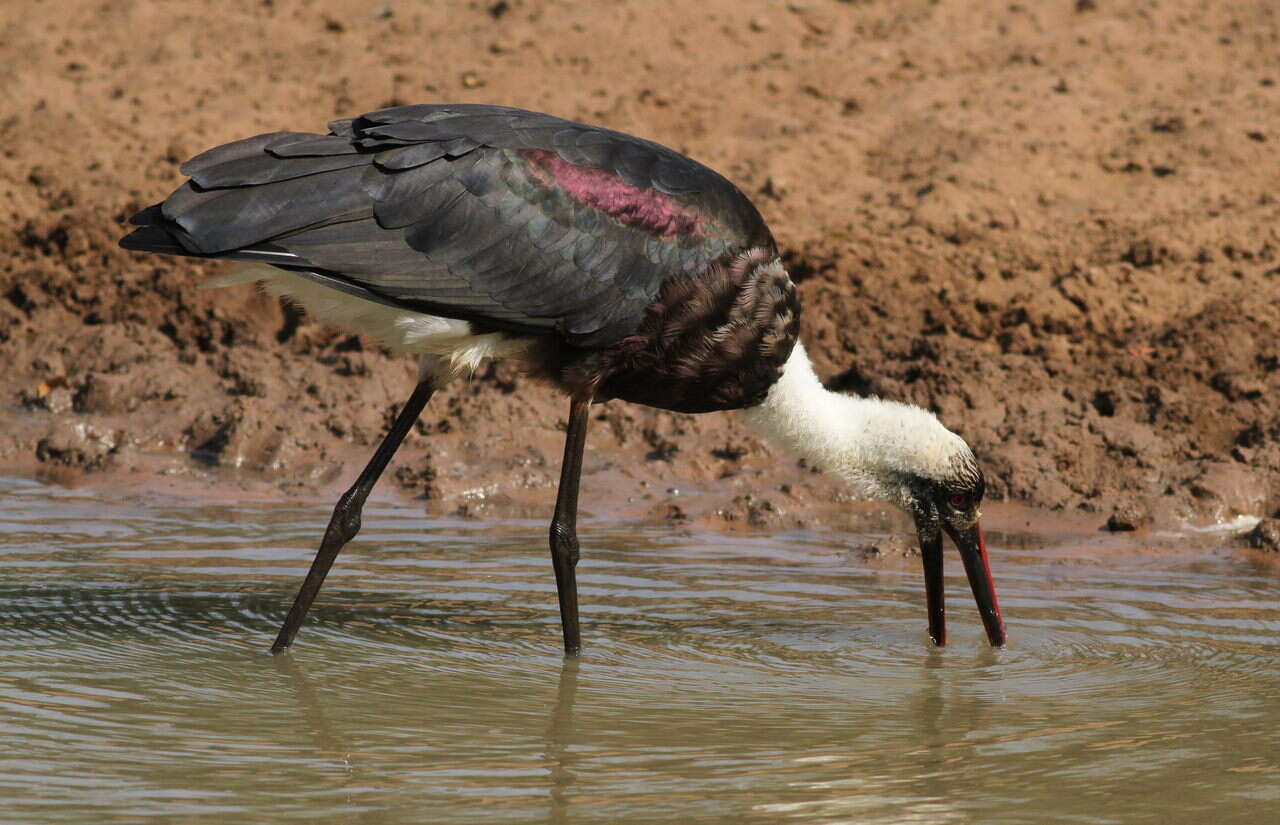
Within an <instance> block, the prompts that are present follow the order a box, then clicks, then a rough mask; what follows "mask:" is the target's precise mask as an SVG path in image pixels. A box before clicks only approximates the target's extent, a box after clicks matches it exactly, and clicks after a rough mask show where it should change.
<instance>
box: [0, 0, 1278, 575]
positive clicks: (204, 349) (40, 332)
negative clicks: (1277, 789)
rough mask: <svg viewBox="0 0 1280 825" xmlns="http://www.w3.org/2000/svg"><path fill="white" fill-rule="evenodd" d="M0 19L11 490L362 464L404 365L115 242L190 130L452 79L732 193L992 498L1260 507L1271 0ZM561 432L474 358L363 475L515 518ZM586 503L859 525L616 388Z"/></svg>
mask: <svg viewBox="0 0 1280 825" xmlns="http://www.w3.org/2000/svg"><path fill="white" fill-rule="evenodd" d="M72 7H75V8H72ZM673 21H678V25H676V24H674V22H673ZM0 25H2V27H3V31H4V33H5V38H4V42H5V43H6V44H7V45H5V46H3V47H0V86H2V87H3V88H4V89H5V90H6V91H5V94H4V100H5V103H4V106H3V107H0V145H2V146H3V152H2V153H0V363H3V364H4V367H5V380H4V381H3V382H0V418H2V419H3V426H2V427H0V469H3V470H4V471H6V472H11V473H13V472H17V473H23V474H28V475H30V474H35V475H39V476H41V477H43V478H46V479H49V480H52V481H56V482H59V483H65V484H85V483H88V484H111V485H117V484H131V483H132V484H141V485H157V484H158V485H162V486H169V487H184V488H193V489H205V490H208V491H217V490H226V489H233V490H235V491H236V492H237V494H242V493H244V492H246V491H250V492H256V493H260V494H263V495H277V494H281V493H283V494H285V495H314V494H317V493H321V492H323V493H329V492H331V491H333V490H336V489H337V488H338V487H340V486H341V485H342V484H344V483H346V482H348V481H349V480H350V479H352V478H353V477H354V476H355V474H356V472H358V470H359V467H360V466H361V463H362V462H363V460H364V459H365V457H366V456H367V455H368V454H369V453H370V452H371V451H372V448H373V445H374V444H375V443H376V442H377V439H378V438H379V436H380V434H381V432H382V431H383V430H384V428H385V427H386V426H387V425H388V423H389V422H390V420H391V418H392V417H393V416H394V413H395V411H396V409H397V407H398V405H399V404H400V403H401V402H402V401H403V400H404V399H405V398H407V397H408V394H409V392H410V390H411V389H412V384H413V380H414V371H415V368H414V364H413V363H412V362H411V361H410V360H408V359H404V358H393V357H391V356H390V355H389V354H388V353H386V352H384V351H382V350H380V349H379V348H378V346H377V345H376V344H375V343H374V342H371V341H367V340H362V339H361V338H359V337H357V336H353V335H351V334H349V333H347V332H345V331H342V330H336V329H330V328H326V327H322V326H319V325H316V324H314V323H312V322H310V321H309V320H308V319H307V318H306V317H304V316H302V315H300V314H299V313H298V312H297V311H295V310H293V309H292V308H291V307H288V306H284V305H282V304H280V303H279V302H278V301H276V300H275V299H271V298H268V297H266V296H263V295H260V294H258V293H256V292H254V291H253V290H252V289H249V288H241V289H237V290H221V291H212V290H201V289H199V284H200V282H201V280H202V279H204V278H206V277H208V276H210V275H213V274H217V273H220V272H222V271H223V269H222V267H221V266H220V265H216V264H206V263H201V262H195V261H182V260H170V259H164V258H160V257H154V256H152V257H148V256H141V255H133V254H130V253H125V252H123V251H121V250H119V249H117V248H116V241H117V239H118V238H119V237H120V235H121V234H122V233H123V231H124V230H123V226H122V221H123V220H124V219H125V218H126V217H127V216H128V215H129V214H131V213H132V212H133V211H135V210H136V209H138V208H140V207H142V206H145V205H147V204H149V203H152V202H154V201H157V200H159V199H161V198H162V197H164V196H165V195H166V194H167V193H168V192H169V191H170V190H171V189H172V188H173V187H174V186H176V185H177V184H178V183H179V182H180V180H181V177H180V175H179V173H178V169H177V167H178V165H179V164H180V163H181V162H182V161H183V160H185V159H186V158H187V157H189V156H191V155H193V154H195V153H196V152H199V151H201V150H203V149H204V148H207V147H208V146H210V145H213V144H216V143H220V142H224V141H227V140H232V139H235V138H238V137H243V136H247V135H251V134H256V133H259V132H264V131H273V130H278V129H298V130H317V129H321V128H322V127H323V124H324V123H325V122H326V121H327V120H328V119H330V118H333V117H336V116H343V115H351V114H355V113H359V112H362V111H367V110H369V109H373V108H377V107H381V106H386V105H392V104H397V103H407V102H419V101H439V100H457V101H476V102H480V101H485V102H500V103H506V104H512V105H517V106H524V107H527V108H533V109H539V110H545V111H550V112H553V113H555V114H559V115H563V116H566V117H571V118H576V119H581V120H586V121H590V122H595V123H601V124H604V125H607V126H610V127H613V128H617V129H621V130H625V131H629V132H632V133H636V134H639V135H642V136H645V137H650V138H653V139H656V140H659V141H661V142H663V143H666V144H668V145H671V146H673V147H675V148H677V149H680V150H682V151H685V152H687V153H689V154H691V155H693V156H694V157H697V158H698V159H700V160H702V161H704V162H706V163H708V164H709V165H711V166H713V167H715V168H717V169H719V170H720V171H722V172H723V173H725V174H726V175H728V176H729V177H730V178H732V179H733V180H734V181H736V182H737V183H738V184H739V185H740V186H741V187H742V188H743V189H744V191H746V192H747V193H748V194H749V195H751V196H752V197H753V198H754V199H755V200H756V201H757V203H758V204H759V206H760V208H761V211H762V212H763V213H764V214H765V216H766V218H767V219H768V220H769V222H770V225H771V227H772V229H773V231H774V233H775V235H776V236H777V238H778V241H779V243H780V245H781V246H782V247H783V248H784V249H786V250H788V257H787V265H788V268H789V271H790V272H791V274H792V277H793V278H794V279H795V280H796V281H797V283H799V285H800V289H801V292H802V295H803V302H804V314H803V317H802V335H803V337H804V338H805V340H806V342H807V346H808V349H809V351H810V353H811V354H812V355H813V356H814V358H815V360H816V362H817V366H818V368H819V371H820V373H821V374H823V375H824V376H826V377H827V380H828V382H829V384H830V386H832V387H835V388H838V389H841V390H845V391H848V392H855V393H874V394H877V395H881V396H885V397H890V398H895V399H901V400H906V401H911V402H914V403H917V404H921V405H924V406H927V407H929V408H931V409H934V410H936V411H937V412H938V413H939V415H940V416H941V417H942V419H943V421H944V422H946V423H947V424H948V425H949V426H950V427H952V428H953V429H955V430H956V431H958V432H960V433H962V434H963V435H964V436H965V437H966V438H967V439H968V440H969V442H970V443H971V444H972V445H973V447H974V449H975V451H976V452H977V454H978V455H979V457H980V459H981V460H982V462H983V464H984V466H985V468H986V470H987V474H988V490H989V494H990V496H991V497H992V498H994V499H996V500H1004V501H1009V502H1016V503H1018V504H1019V505H1026V506H1031V507H1034V508H1042V509H1043V508H1047V509H1058V510H1062V511H1065V512H1068V513H1076V514H1079V517H1080V518H1081V519H1084V520H1085V521H1087V523H1089V524H1090V525H1093V526H1094V527H1102V526H1104V525H1105V526H1107V527H1108V529H1111V530H1115V531H1125V530H1129V529H1138V530H1142V529H1147V528H1148V527H1150V526H1151V525H1153V524H1161V523H1168V522H1171V521H1212V520H1217V519H1229V518H1232V517H1234V516H1235V515H1237V514H1242V513H1243V514H1250V515H1255V516H1275V515H1280V512H1278V511H1280V404H1277V403H1276V399H1277V398H1280V344H1278V343H1277V341H1278V340H1280V339H1278V337H1277V335H1276V330H1277V329H1280V193H1278V192H1277V188H1276V182H1277V178H1276V170H1277V168H1278V167H1277V149H1278V148H1280V48H1278V45H1280V10H1277V9H1276V8H1274V7H1273V4H1270V3H1263V2H1227V3H1215V4H1202V3H1198V2H1192V0H1171V2H1164V3H1161V4H1159V5H1158V6H1152V5H1151V4H1148V3H1137V2H1108V3H1097V4H1094V3H1070V2H1062V3H1046V4H1022V5H1015V6H1007V5H1001V6H998V7H996V6H992V4H988V3H978V2H963V3H948V4H935V3H929V2H923V1H922V2H906V3H893V4H889V3H874V2H873V3H852V4H851V3H840V2H822V0H809V1H808V2H804V3H792V4H788V5H785V6H783V5H779V4H774V3H764V2H759V3H748V4H743V3H738V2H732V3H731V2H726V1H725V0H708V2H704V3H701V4H699V5H698V6H697V8H696V9H691V8H690V7H688V6H687V5H686V4H682V3H676V2H667V3H619V4H616V5H612V6H610V8H609V11H608V13H607V14H606V13H601V9H600V7H599V6H597V5H596V4H581V5H574V4H564V3H552V4H541V3H532V2H521V0H504V2H500V3H496V4H495V3H478V4H469V5H462V4H455V5H451V6H449V7H448V10H445V9H444V8H443V7H442V8H437V7H435V6H430V7H428V6H422V5H419V4H411V3H398V2H392V3H387V4H383V5H381V6H376V7H375V6H374V5H371V4H368V3H356V2H337V0H323V1H321V2H312V3H299V2H274V3H261V2H248V0H242V1H241V0H236V1H233V2H229V3H217V4H214V3H212V2H197V3H186V4H176V3H143V2H106V3H102V2H95V3H84V2H73V3H69V4H68V3H53V2H45V3H39V2H30V3H18V4H7V5H6V6H5V7H4V8H3V9H0ZM566 412H567V403H566V402H565V401H563V400H562V399H560V398H558V397H556V396H555V395H554V394H553V393H551V392H550V391H549V390H547V389H545V388H544V387H542V386H540V385H536V384H533V383H531V382H529V381H527V380H526V379H525V378H523V377H522V376H521V375H520V374H519V373H518V372H517V371H516V370H515V369H513V368H511V367H509V366H506V365H493V366H490V367H487V368H485V369H484V370H482V371H481V372H480V373H479V374H478V375H476V376H475V378H474V379H473V380H471V381H470V382H466V383H459V384H457V385H456V386H453V387H451V388H450V389H449V390H448V391H446V392H444V393H441V394H439V395H438V396H437V397H436V399H435V400H434V401H433V402H432V404H431V405H430V406H429V407H428V409H427V412H426V413H425V415H424V416H423V418H422V420H421V421H420V423H419V425H418V427H417V428H416V430H415V432H414V433H413V434H411V436H410V437H409V439H408V441H407V442H406V445H405V448H404V449H402V451H401V453H400V454H399V456H398V458H397V459H396V461H395V462H394V464H393V465H392V467H391V469H390V470H389V472H388V477H387V482H386V483H387V487H388V488H389V489H394V490H396V491H398V493H399V494H402V495H406V496H411V497H417V498H420V499H422V500H423V501H424V502H425V503H426V506H427V507H428V508H429V509H434V510H437V511H439V512H444V513H456V514H459V515H463V516H475V517H481V516H484V515H485V514H491V513H494V514H496V513H500V514H502V515H505V516H513V515H515V516H518V515H520V514H521V513H524V512H528V513H529V514H531V515H533V514H538V515H539V516H542V515H545V513H546V511H547V508H548V506H549V502H550V499H551V493H550V488H551V487H553V485H554V484H555V481H556V474H557V468H558V466H559V458H560V449H561V438H562V430H563V426H564V419H565V414H566ZM583 486H584V494H583V506H584V508H587V509H594V510H596V511H597V512H599V511H615V512H618V513H620V514H624V515H627V516H630V517H635V518H641V519H655V520H666V521H670V522H672V523H674V524H677V525H678V524H681V523H691V522H696V523H699V524H711V525H716V526H719V527H723V528H725V529H730V530H738V529H744V530H750V529H777V528H780V527H788V526H796V525H817V524H821V525H832V526H838V525H839V524H840V523H841V519H843V518H846V517H847V515H846V514H847V513H849V512H853V511H857V512H865V511H866V510H867V509H868V508H869V507H870V508H871V509H874V507H873V506H869V505H860V504H856V503H854V502H851V501H849V500H848V497H847V494H846V493H845V492H844V491H843V490H842V489H841V487H840V485H839V483H838V482H835V481H833V480H830V479H826V478H825V477H823V476H821V475H818V474H816V473H815V472H813V471H812V470H811V469H810V468H806V467H804V466H802V465H799V464H797V463H796V462H795V461H794V460H792V459H791V458H788V457H785V456H780V455H775V454H773V453H771V452H770V451H769V450H768V449H767V448H766V447H765V446H764V445H763V444H762V443H761V442H760V441H759V440H758V439H756V438H755V437H754V436H752V435H751V434H750V432H749V431H747V430H746V428H745V427H744V426H743V425H742V424H741V422H739V421H738V420H737V418H736V417H734V416H733V415H727V414H714V415H706V416H689V415H677V414H670V413H664V412H659V411H654V410H649V409H645V408H640V407H635V406H627V405H623V404H617V403H613V404H607V405H604V406H602V407H599V408H598V409H597V410H596V412H595V415H594V420H593V428H592V431H591V433H590V436H589V456H588V463H587V467H586V475H585V476H584V481H583ZM886 518H891V516H889V515H886ZM1266 524H1268V523H1267V522H1264V525H1263V526H1261V527H1260V528H1259V530H1260V531H1261V532H1259V534H1258V538H1257V542H1258V546H1259V547H1264V548H1265V547H1266V546H1270V547H1272V548H1274V547H1275V546H1276V540H1275V538H1274V536H1275V527H1274V524H1275V523H1274V522H1270V524H1271V526H1270V527H1269V528H1268V527H1266ZM1268 530H1269V532H1268ZM872 549H874V548H872ZM868 552H870V551H868ZM876 552H883V551H879V550H877V551H876Z"/></svg>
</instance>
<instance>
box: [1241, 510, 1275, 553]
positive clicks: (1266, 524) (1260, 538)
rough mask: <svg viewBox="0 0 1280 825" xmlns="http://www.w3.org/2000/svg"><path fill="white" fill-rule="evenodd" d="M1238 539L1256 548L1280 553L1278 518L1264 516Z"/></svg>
mask: <svg viewBox="0 0 1280 825" xmlns="http://www.w3.org/2000/svg"><path fill="white" fill-rule="evenodd" d="M1240 540H1241V541H1243V542H1244V543H1245V544H1246V545H1247V546H1249V547H1252V548H1254V549H1257V550H1264V551H1266V552H1268V553H1280V518H1264V519H1263V520H1262V521H1260V522H1258V525H1257V526H1256V527H1254V528H1253V529H1252V530H1250V531H1249V532H1247V533H1245V534H1244V535H1243V536H1241V537H1240Z"/></svg>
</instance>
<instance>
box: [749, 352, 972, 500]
mask: <svg viewBox="0 0 1280 825" xmlns="http://www.w3.org/2000/svg"><path fill="white" fill-rule="evenodd" d="M744 415H745V416H746V418H747V421H748V423H750V424H751V426H752V427H754V428H755V429H756V430H757V431H758V432H760V433H761V434H762V435H763V436H765V437H766V438H768V439H769V440H770V441H772V442H774V443H775V444H778V445H779V446H781V447H784V448H786V449H787V450H789V451H791V452H793V453H795V454H796V455H798V456H801V457H803V458H805V459H806V460H808V461H809V462H811V463H812V464H814V465H815V466H817V467H820V468H821V469H823V470H826V471H828V472H831V473H835V474H836V475H838V476H840V477H842V478H844V479H845V480H846V481H848V482H849V483H850V484H851V485H852V486H853V488H854V490H855V492H857V493H858V494H859V495H861V496H863V497H865V498H870V499H879V500H886V501H892V502H894V503H896V504H900V505H903V506H905V505H906V502H904V501H901V500H900V499H901V497H902V496H903V494H904V492H905V491H904V490H903V488H902V486H901V479H902V478H903V477H904V476H908V475H917V476H924V477H925V478H933V479H942V478H945V477H947V475H948V474H949V472H950V470H951V468H952V466H953V460H954V459H955V457H956V456H957V454H965V455H972V453H970V451H969V447H968V445H966V444H965V443H964V440H963V439H961V438H960V437H959V436H958V435H956V434H955V433H953V432H951V431H950V430H948V429H947V428H946V427H944V426H942V424H941V423H940V422H939V421H938V419H937V417H936V416H934V414H933V413H931V412H929V411H927V410H923V409H921V408H920V407H914V406H912V405H910V404H902V403H899V402H896V401H884V400H881V399H879V398H858V397H855V396H849V395H842V394H840V393H835V392H831V391H829V390H827V389H826V388H825V387H823V386H822V382H821V381H819V380H818V376H817V375H816V374H814V371H813V365H812V364H811V363H810V362H809V356H808V355H807V354H806V353H805V350H804V346H803V345H802V344H801V343H800V342H798V341H797V342H796V345H795V349H794V350H792V352H791V357H790V358H789V359H788V360H787V363H786V365H785V366H784V367H783V371H782V377H781V378H779V379H778V382H777V383H776V384H774V385H773V387H771V388H770V390H769V394H768V396H766V397H765V400H764V403H762V404H759V405H757V406H755V407H751V408H748V409H746V410H744Z"/></svg>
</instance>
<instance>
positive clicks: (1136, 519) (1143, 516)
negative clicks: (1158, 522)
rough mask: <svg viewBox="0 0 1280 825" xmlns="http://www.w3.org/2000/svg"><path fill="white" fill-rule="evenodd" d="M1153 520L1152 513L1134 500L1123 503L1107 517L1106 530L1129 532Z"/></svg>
mask: <svg viewBox="0 0 1280 825" xmlns="http://www.w3.org/2000/svg"><path fill="white" fill-rule="evenodd" d="M1150 521H1151V515H1150V514H1149V513H1147V511H1146V510H1144V509H1142V508H1141V507H1139V506H1138V505H1136V504H1133V503H1132V502H1128V503H1125V504H1121V505H1120V506H1118V507H1116V509H1115V510H1114V511H1113V512H1112V513H1111V515H1110V516H1108V517H1107V523H1106V524H1105V525H1103V528H1102V529H1104V530H1108V531H1110V532H1112V533H1128V532H1132V531H1134V530H1137V529H1138V528H1139V527H1145V526H1146V525H1147V524H1148V523H1149V522H1150Z"/></svg>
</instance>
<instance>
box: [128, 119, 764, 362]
mask: <svg viewBox="0 0 1280 825" xmlns="http://www.w3.org/2000/svg"><path fill="white" fill-rule="evenodd" d="M329 128H330V131H331V134H329V135H315V134H309V133H304V132H274V133H271V134H266V135H259V136H257V137H253V138H248V139H247V140H240V141H236V142H234V143H228V144H225V145H223V146H218V147H216V148H214V149H210V150H209V151H207V152H204V153H202V154H200V155H197V156H196V157H194V158H192V159H191V160H189V161H187V163H185V164H183V166H182V171H183V173H184V174H187V175H188V176H190V177H191V180H190V181H188V182H187V183H186V184H184V185H183V186H182V187H180V188H179V189H178V190H177V191H176V192H174V193H173V194H172V195H170V196H169V198H168V199H167V200H165V201H164V203H163V204H159V205H157V206H154V207H149V208H148V209H145V210H143V211H142V212H140V213H138V214H137V215H135V216H134V218H133V223H135V224H137V225H139V226H140V227H141V228H140V229H138V230H136V231H135V232H134V233H133V234H131V235H129V236H128V237H127V238H125V239H124V240H123V241H122V245H124V246H126V247H127V248H131V249H143V250H148V251H155V252H163V253H168V254H188V255H197V256H204V257H225V258H232V259H237V260H251V261H264V262H267V263H271V264H274V265H276V266H280V267H282V268H285V269H290V270H295V271H300V272H312V273H316V274H315V275H314V276H313V277H315V278H317V279H318V280H321V281H322V282H325V283H328V284H329V285H331V286H333V285H337V286H338V288H341V289H343V290H345V291H348V292H352V293H354V294H359V295H362V296H364V297H369V298H370V299H372V300H379V301H383V302H387V303H393V304H398V305H402V306H407V307H410V308H414V309H419V310H421V311H424V312H435V313H437V314H442V315H449V316H453V317H459V318H466V319H470V320H473V321H478V322H482V323H483V324H485V325H488V326H492V327H496V328H504V329H515V330H527V331H539V330H551V329H555V330H558V331H559V333H560V334H561V335H563V336H565V337H566V338H567V340H568V341H569V342H570V343H572V344H575V345H579V346H604V345H608V344H611V343H615V342H617V341H618V340H620V339H621V338H623V337H625V336H626V335H627V334H629V333H630V332H632V331H633V330H634V329H635V328H636V327H637V326H638V325H639V323H640V321H641V319H642V318H643V317H644V311H645V308H646V307H647V306H648V304H649V303H650V302H652V301H653V299H654V298H655V297H656V295H657V294H658V290H659V288H660V287H661V286H662V284H663V282H664V281H665V280H667V279H668V278H670V277H673V276H681V275H683V276H686V277H692V278H697V277H699V276H700V275H701V274H702V273H703V271H704V270H706V268H707V267H708V266H709V265H710V264H712V263H713V262H715V261H717V260H719V259H722V258H724V257H725V256H726V255H730V254H733V253H737V252H741V251H744V250H746V249H749V248H752V247H763V248H765V249H766V250H768V251H770V252H772V251H774V244H773V239H772V237H771V236H770V235H769V231H768V229H767V227H766V226H765V224H764V221H763V220H762V219H761V217H760V215H759V213H758V212H757V211H756V210H755V208H754V207H753V206H752V205H751V203H750V201H748V200H747V198H746V197H745V196H744V195H743V194H742V193H741V192H739V191H738V190H737V189H736V188H735V187H734V186H733V185H732V184H730V183H729V182H728V181H727V180H725V179H724V178H722V177H720V176H719V175H717V174H716V173H715V172H712V171H711V170H710V169H707V168H706V167H704V166H701V165H700V164H698V163H696V162H694V161H692V160H690V159H688V158H686V157H684V156H682V155H679V154H677V153H675V152H673V151H671V150H670V149H666V148H664V147H662V146H659V145H658V144H656V143H652V142H650V141H647V140H642V139H640V138H635V137H631V136H629V135H624V134H621V133H619V132H613V131H610V130H607V129H601V128H596V127H591V126H585V125H582V124H579V123H574V122H572V121H567V120H563V119H561V118H556V117H552V116H550V115H544V114H538V113H536V112H528V111H524V110H520V109H511V108H506V107H500V106H483V105H476V104H452V105H430V104H427V105H418V106H400V107H395V108H391V109H383V110H379V111H376V112H370V113H368V114H365V115H361V116H360V117H356V118H348V119H342V120H336V121H333V122H332V123H330V124H329ZM550 153H554V155H552V154H550ZM557 156H558V158H560V161H556V163H555V164H551V163H549V162H548V161H546V158H548V157H557ZM557 164H558V165H557ZM596 170H599V171H596ZM646 193H648V194H646Z"/></svg>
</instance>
